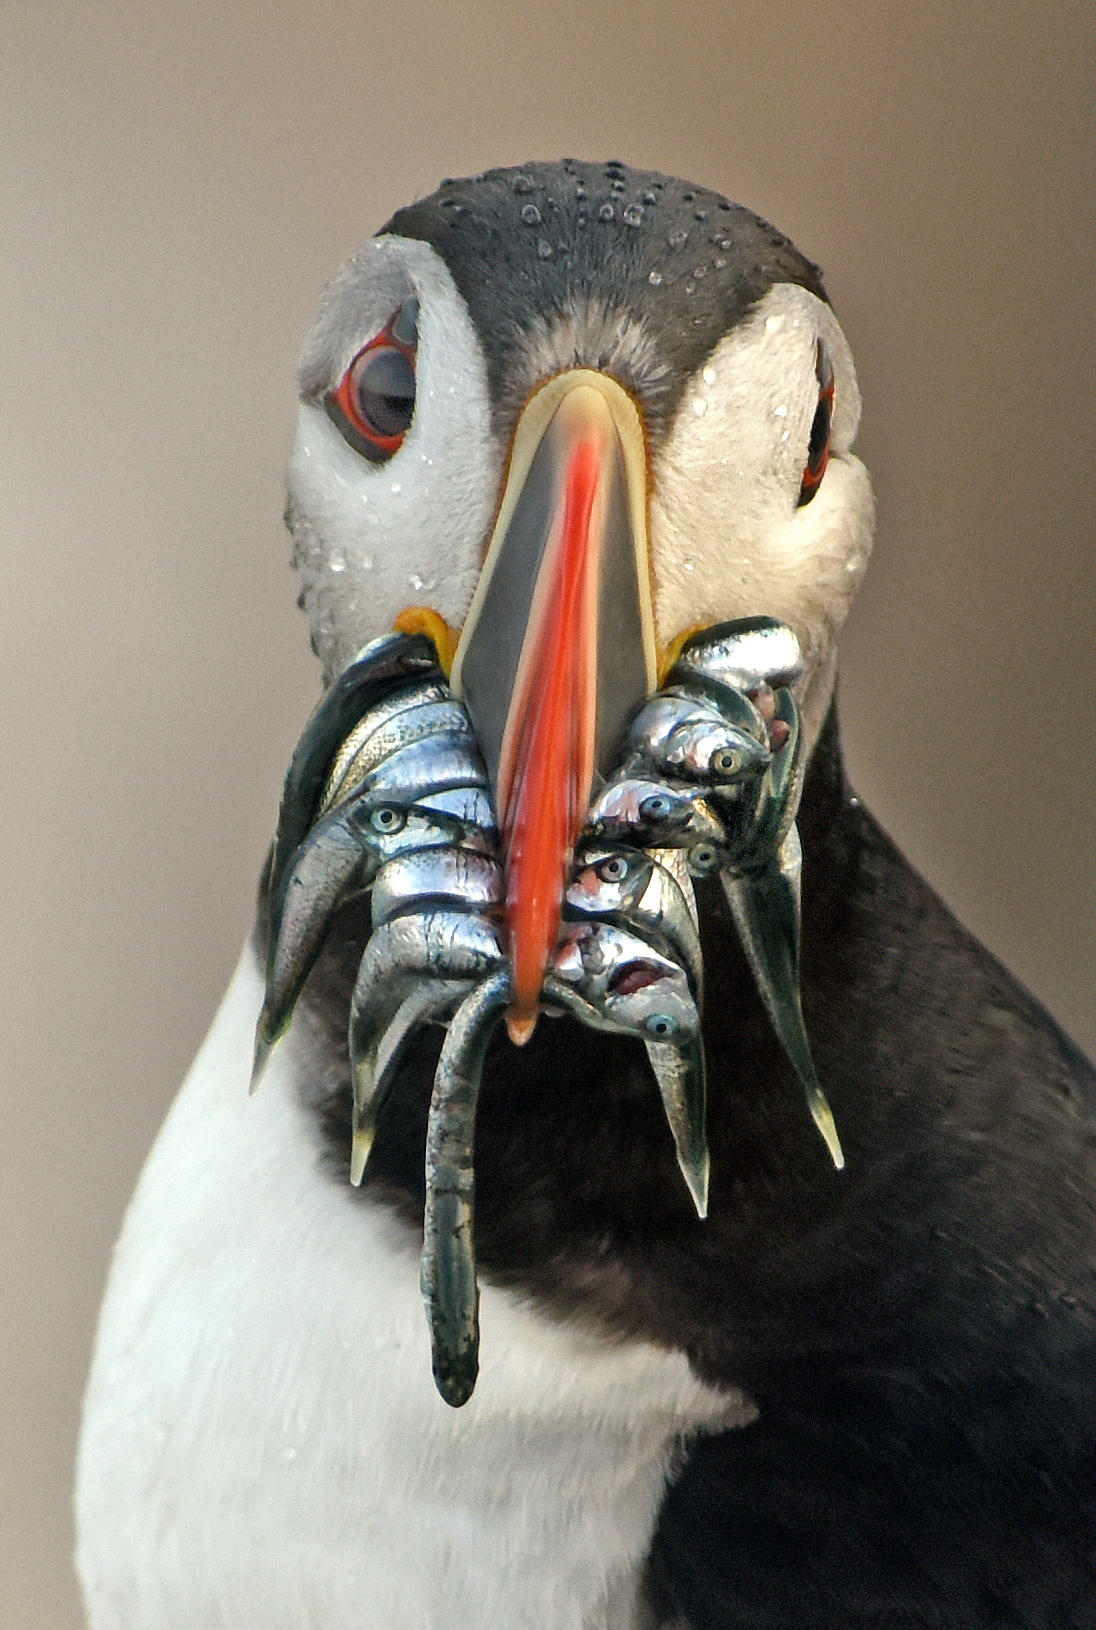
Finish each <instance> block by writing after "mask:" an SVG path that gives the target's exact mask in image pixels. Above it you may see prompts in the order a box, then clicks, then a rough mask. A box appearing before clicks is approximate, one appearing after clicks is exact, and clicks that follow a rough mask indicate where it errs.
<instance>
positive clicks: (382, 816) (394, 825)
mask: <svg viewBox="0 0 1096 1630" xmlns="http://www.w3.org/2000/svg"><path fill="white" fill-rule="evenodd" d="M369 824H370V826H371V827H372V828H373V830H374V832H384V833H388V832H400V831H402V830H403V828H404V827H405V826H406V825H407V812H406V811H405V810H402V809H398V808H397V807H396V805H395V804H381V805H379V807H378V808H377V809H375V810H373V811H372V813H371V814H370V816H369Z"/></svg>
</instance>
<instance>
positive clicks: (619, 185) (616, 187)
mask: <svg viewBox="0 0 1096 1630" xmlns="http://www.w3.org/2000/svg"><path fill="white" fill-rule="evenodd" d="M612 191H613V192H623V191H624V183H623V181H621V180H619V179H618V180H616V181H614V182H613V185H612Z"/></svg>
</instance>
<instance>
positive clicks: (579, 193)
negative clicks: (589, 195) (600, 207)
mask: <svg viewBox="0 0 1096 1630" xmlns="http://www.w3.org/2000/svg"><path fill="white" fill-rule="evenodd" d="M575 197H576V198H585V197H586V188H585V187H584V186H583V185H582V182H581V181H580V182H579V184H578V186H577V187H576V188H575Z"/></svg>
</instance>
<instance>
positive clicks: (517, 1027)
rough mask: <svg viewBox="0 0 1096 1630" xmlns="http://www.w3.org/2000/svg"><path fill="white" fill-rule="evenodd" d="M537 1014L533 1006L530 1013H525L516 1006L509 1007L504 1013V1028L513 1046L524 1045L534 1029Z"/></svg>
mask: <svg viewBox="0 0 1096 1630" xmlns="http://www.w3.org/2000/svg"><path fill="white" fill-rule="evenodd" d="M536 1024H537V1014H536V1009H535V1008H534V1009H533V1011H532V1013H526V1012H524V1011H522V1010H521V1009H518V1008H510V1009H509V1010H508V1012H507V1014H506V1029H507V1031H508V1032H509V1035H510V1040H511V1041H512V1042H513V1044H514V1046H515V1047H524V1046H525V1043H526V1042H527V1041H528V1040H529V1037H530V1036H531V1035H532V1034H533V1031H534V1030H535V1029H536Z"/></svg>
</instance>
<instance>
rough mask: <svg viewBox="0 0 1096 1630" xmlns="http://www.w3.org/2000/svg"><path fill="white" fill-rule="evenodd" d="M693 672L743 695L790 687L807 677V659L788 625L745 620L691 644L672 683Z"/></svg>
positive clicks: (719, 625) (704, 631)
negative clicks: (766, 687)
mask: <svg viewBox="0 0 1096 1630" xmlns="http://www.w3.org/2000/svg"><path fill="white" fill-rule="evenodd" d="M689 672H699V673H700V674H702V675H703V676H704V677H705V678H706V679H714V680H717V681H718V682H719V683H720V684H721V685H726V686H727V687H729V688H730V689H731V690H737V691H751V690H755V689H757V688H759V687H760V686H761V685H762V684H763V683H765V684H769V685H772V686H774V687H776V686H780V685H790V684H792V683H793V682H794V681H795V680H796V679H798V677H799V675H800V674H801V673H802V672H803V653H802V651H801V649H800V645H799V641H798V640H797V639H796V637H795V635H794V633H793V632H792V630H791V629H790V628H789V627H788V625H787V624H786V623H779V622H777V621H776V620H775V618H773V617H739V618H737V619H736V620H735V621H733V622H727V623H717V624H715V625H714V626H713V627H711V628H705V629H702V630H701V631H700V633H698V634H694V635H693V636H692V638H691V639H688V640H686V642H685V645H684V646H683V648H682V650H681V654H680V655H679V657H678V659H677V662H676V663H675V664H674V668H673V670H672V672H671V675H670V681H671V683H672V682H673V680H674V679H675V678H676V677H677V676H678V674H679V673H689Z"/></svg>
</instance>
